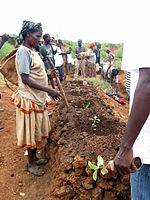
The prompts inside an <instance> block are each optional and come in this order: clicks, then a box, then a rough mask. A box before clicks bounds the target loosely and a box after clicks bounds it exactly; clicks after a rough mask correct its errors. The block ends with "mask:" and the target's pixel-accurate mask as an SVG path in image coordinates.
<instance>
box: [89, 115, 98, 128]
mask: <svg viewBox="0 0 150 200" xmlns="http://www.w3.org/2000/svg"><path fill="white" fill-rule="evenodd" d="M89 120H91V121H93V123H92V127H93V131H96V128H97V124H98V123H99V122H100V119H99V118H98V117H97V116H96V115H95V116H94V117H93V118H89Z"/></svg>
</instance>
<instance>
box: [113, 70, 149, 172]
mask: <svg viewBox="0 0 150 200" xmlns="http://www.w3.org/2000/svg"><path fill="white" fill-rule="evenodd" d="M149 99H150V68H143V69H140V74H139V81H138V84H137V87H136V91H135V95H134V101H133V105H132V110H131V114H130V117H129V120H128V123H127V128H126V132H125V135H124V137H123V140H122V143H121V146H120V150H119V152H118V154H117V155H116V157H115V160H114V162H115V168H116V170H117V171H118V172H119V173H120V174H126V173H130V172H132V171H131V169H130V165H131V162H132V160H133V152H132V146H133V144H134V142H135V140H136V138H137V136H138V135H139V133H140V130H141V129H142V127H143V125H144V123H145V121H146V120H147V118H148V116H149V113H150V100H149Z"/></svg>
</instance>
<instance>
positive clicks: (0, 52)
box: [0, 42, 14, 61]
mask: <svg viewBox="0 0 150 200" xmlns="http://www.w3.org/2000/svg"><path fill="white" fill-rule="evenodd" d="M13 49H14V46H13V45H11V44H9V43H8V42H6V43H5V44H4V45H3V46H2V48H1V49H0V61H1V60H2V59H3V58H4V57H5V56H6V55H7V54H9V53H10V52H11V51H12V50H13Z"/></svg>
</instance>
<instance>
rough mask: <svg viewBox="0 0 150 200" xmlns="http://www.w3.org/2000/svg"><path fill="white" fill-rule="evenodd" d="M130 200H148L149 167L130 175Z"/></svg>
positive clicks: (149, 193)
mask: <svg viewBox="0 0 150 200" xmlns="http://www.w3.org/2000/svg"><path fill="white" fill-rule="evenodd" d="M130 184H131V200H150V165H143V166H142V167H141V169H139V170H138V171H136V172H135V173H132V174H131V175H130Z"/></svg>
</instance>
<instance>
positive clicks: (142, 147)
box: [122, 44, 150, 164]
mask: <svg viewBox="0 0 150 200" xmlns="http://www.w3.org/2000/svg"><path fill="white" fill-rule="evenodd" d="M145 46H146V44H145ZM127 47H128V48H126V49H124V54H123V55H124V56H123V60H122V68H123V69H124V70H127V71H128V70H130V72H131V88H130V111H131V107H132V103H133V98H134V93H135V89H136V86H137V83H138V80H139V68H142V67H143V66H144V67H147V68H148V66H149V68H150V60H149V59H145V63H144V64H146V65H142V60H141V58H140V57H139V54H140V53H141V57H142V58H145V52H140V53H138V52H137V51H136V47H135V52H136V53H138V54H136V53H135V54H132V57H130V53H131V52H130V48H129V46H127ZM139 48H141V46H139ZM129 52H130V53H129ZM127 56H128V57H129V59H127ZM146 56H147V55H146ZM140 61H141V62H140ZM146 62H147V63H146ZM138 63H139V64H138ZM139 106H140V105H139ZM133 156H134V157H140V158H142V160H143V163H144V164H150V115H149V117H148V118H147V120H146V122H145V124H144V126H143V127H142V129H141V131H140V133H139V135H138V137H137V139H136V140H135V143H134V145H133Z"/></svg>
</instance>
